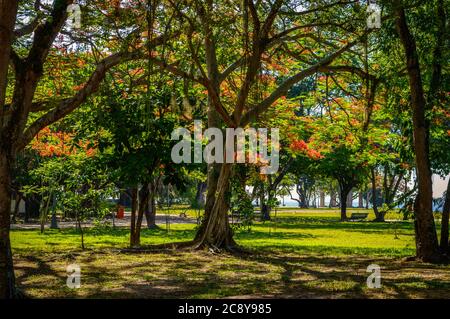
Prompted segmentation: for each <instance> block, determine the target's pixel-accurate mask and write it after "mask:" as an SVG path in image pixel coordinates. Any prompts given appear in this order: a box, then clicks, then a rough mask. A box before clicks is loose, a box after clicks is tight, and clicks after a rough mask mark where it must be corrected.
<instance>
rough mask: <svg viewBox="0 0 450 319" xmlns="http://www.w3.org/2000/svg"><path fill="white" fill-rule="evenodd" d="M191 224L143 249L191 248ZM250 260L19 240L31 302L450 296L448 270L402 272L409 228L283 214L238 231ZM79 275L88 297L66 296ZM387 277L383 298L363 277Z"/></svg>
mask: <svg viewBox="0 0 450 319" xmlns="http://www.w3.org/2000/svg"><path fill="white" fill-rule="evenodd" d="M195 227H196V225H194V224H172V225H171V227H170V232H166V230H165V225H164V226H162V227H161V228H159V229H156V230H143V231H142V235H141V243H142V244H143V245H152V244H162V243H170V242H178V241H188V240H191V239H192V238H193V237H194V235H195ZM235 237H236V240H237V242H238V243H239V244H240V245H242V246H243V247H246V248H247V249H249V250H251V251H252V252H253V254H251V255H249V256H241V255H229V254H219V255H212V254H210V253H208V252H203V251H173V250H170V251H166V252H148V253H123V252H120V251H119V250H120V249H121V248H126V247H127V246H128V242H129V230H128V229H125V228H116V229H111V228H90V229H85V246H86V250H84V251H82V250H81V248H80V233H79V232H78V231H76V230H75V229H64V230H46V231H45V233H44V234H40V233H39V231H37V230H13V231H11V240H12V247H13V253H14V256H15V262H16V272H17V274H18V283H19V286H20V287H22V289H23V290H24V291H25V293H27V294H29V295H30V296H33V297H63V298H66V297H89V298H93V297H96V298H98V297H107V298H110V297H125V298H131V297H162V298H167V297H175V298H220V297H233V296H234V297H236V296H256V297H271V296H278V297H280V296H281V297H305V298H309V297H330V298H351V297H358V298H366V297H367V298H371V297H382V298H396V297H402V298H409V297H424V298H425V297H440V296H442V297H444V296H450V294H449V292H450V269H449V267H448V266H445V265H444V266H434V265H426V264H425V265H424V264H418V263H414V262H408V263H406V262H405V261H404V260H403V259H402V257H405V256H409V255H413V254H414V236H413V227H412V223H411V222H409V221H406V222H395V223H393V222H391V223H372V222H339V221H338V213H337V211H333V210H331V211H320V212H319V211H316V210H314V211H312V210H308V211H306V212H305V211H302V212H296V213H292V212H282V213H277V218H276V219H275V220H273V221H271V222H266V223H256V224H255V225H254V226H253V227H252V230H251V231H250V232H247V231H244V230H242V231H241V230H238V231H236V236H235ZM74 262H75V263H78V264H80V265H81V267H82V272H83V287H82V288H81V289H79V290H71V289H68V288H67V287H65V278H66V273H65V267H66V266H67V265H68V264H70V263H74ZM372 263H377V264H380V265H381V266H382V268H383V273H382V275H383V289H380V290H370V289H368V288H367V287H366V286H365V280H366V278H367V273H366V271H365V270H366V267H367V266H368V265H369V264H372Z"/></svg>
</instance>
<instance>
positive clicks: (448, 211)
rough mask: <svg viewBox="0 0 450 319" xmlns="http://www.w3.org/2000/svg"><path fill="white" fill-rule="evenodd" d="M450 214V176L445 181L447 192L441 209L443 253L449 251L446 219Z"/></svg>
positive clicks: (441, 246) (441, 245)
mask: <svg viewBox="0 0 450 319" xmlns="http://www.w3.org/2000/svg"><path fill="white" fill-rule="evenodd" d="M449 215H450V178H449V179H448V183H447V192H446V194H445V202H444V208H443V210H442V224H441V244H440V248H441V251H442V252H444V253H449V249H448V248H449V242H448V219H449Z"/></svg>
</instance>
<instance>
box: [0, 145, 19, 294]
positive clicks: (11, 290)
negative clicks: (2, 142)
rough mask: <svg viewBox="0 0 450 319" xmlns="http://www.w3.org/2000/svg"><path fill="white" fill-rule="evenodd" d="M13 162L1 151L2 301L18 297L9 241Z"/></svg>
mask: <svg viewBox="0 0 450 319" xmlns="http://www.w3.org/2000/svg"><path fill="white" fill-rule="evenodd" d="M11 165H12V160H11V158H9V157H8V156H7V155H6V154H5V153H4V152H3V151H2V150H0V299H5V298H14V297H16V289H15V277H14V268H13V260H12V254H11V242H10V239H9V229H10V217H11Z"/></svg>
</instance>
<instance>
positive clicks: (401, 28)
mask: <svg viewBox="0 0 450 319" xmlns="http://www.w3.org/2000/svg"><path fill="white" fill-rule="evenodd" d="M395 13H396V16H397V21H396V26H397V31H398V34H399V36H400V39H401V42H402V44H403V47H404V50H405V56H406V64H407V71H408V77H409V86H410V91H411V104H412V107H413V137H414V153H415V160H416V171H417V180H418V193H417V197H416V200H415V202H414V215H415V230H416V256H417V258H419V259H421V260H423V261H430V262H435V261H439V260H440V254H439V247H438V240H437V234H436V227H435V223H434V217H433V212H432V200H433V196H432V180H431V169H430V160H429V154H430V152H429V123H428V120H427V119H426V117H425V109H426V101H425V97H424V92H423V84H422V78H421V73H420V67H419V57H418V54H417V49H416V43H415V40H414V37H413V35H412V34H411V33H410V31H409V27H408V24H407V20H406V15H405V10H404V8H403V7H402V6H401V4H400V2H399V1H398V2H397V4H396V12H395Z"/></svg>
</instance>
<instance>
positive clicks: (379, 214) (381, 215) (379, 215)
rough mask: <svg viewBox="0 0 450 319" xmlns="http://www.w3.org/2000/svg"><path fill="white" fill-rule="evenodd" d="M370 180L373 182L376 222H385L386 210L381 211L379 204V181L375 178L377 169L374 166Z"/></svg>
mask: <svg viewBox="0 0 450 319" xmlns="http://www.w3.org/2000/svg"><path fill="white" fill-rule="evenodd" d="M370 180H371V183H372V208H373V212H374V214H375V219H374V221H375V222H384V215H385V213H384V212H380V211H379V210H378V206H377V182H376V178H375V169H373V168H372V171H371V176H370Z"/></svg>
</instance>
